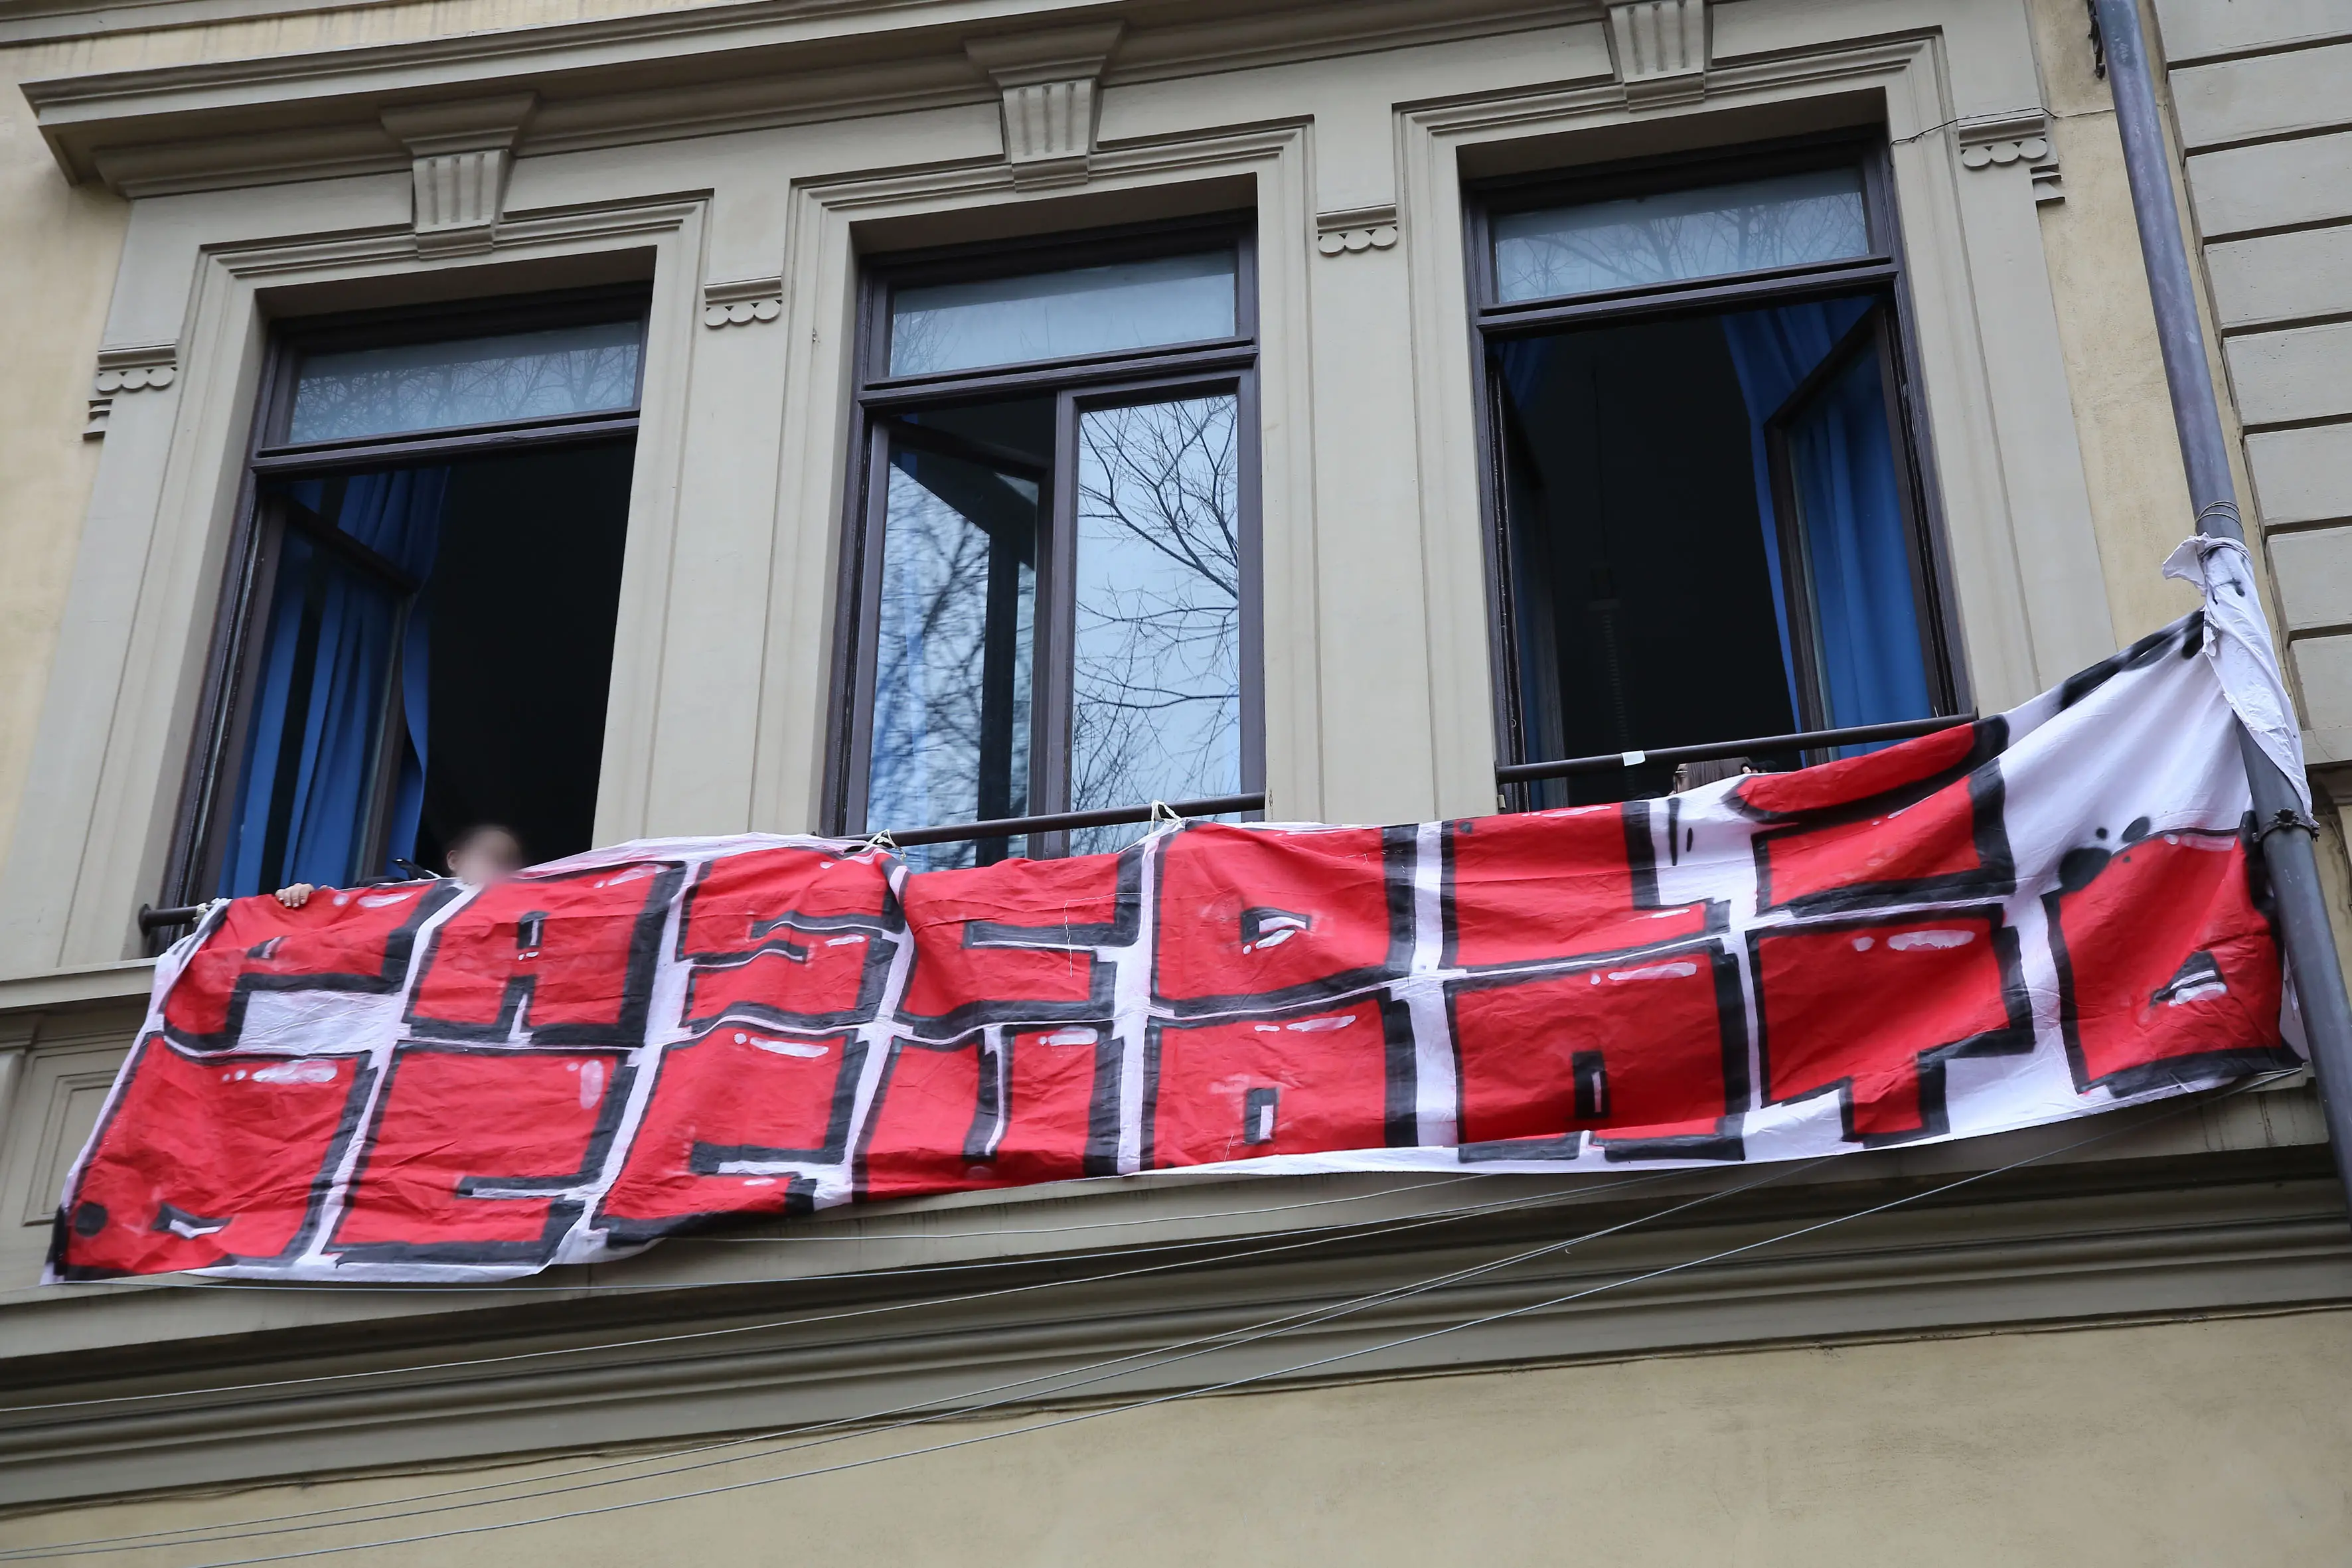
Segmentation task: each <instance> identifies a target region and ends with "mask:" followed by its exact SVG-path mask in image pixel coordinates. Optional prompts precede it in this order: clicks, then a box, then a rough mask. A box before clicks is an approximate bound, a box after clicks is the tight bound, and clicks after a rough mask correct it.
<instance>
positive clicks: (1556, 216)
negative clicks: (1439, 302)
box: [1494, 168, 1870, 304]
mask: <svg viewBox="0 0 2352 1568" xmlns="http://www.w3.org/2000/svg"><path fill="white" fill-rule="evenodd" d="M1494 229H1495V286H1496V296H1497V297H1498V298H1499V299H1500V300H1502V301H1503V302H1504V303H1506V304H1509V303H1513V302H1516V301H1518V300H1544V299H1549V298H1552V297H1553V296H1556V295H1561V294H1591V293H1597V292H1599V291H1601V290H1603V289H1632V288H1639V287H1642V286H1643V285H1647V284H1654V283H1670V282H1675V281H1679V280H1682V279H1692V278H1712V277H1717V276H1719V275H1722V274H1726V273H1734V272H1757V271H1761V270H1763V269H1764V268H1772V267H1790V266H1797V265H1801V264H1803V263H1807V262H1817V261H1837V260H1843V259H1847V258H1853V257H1857V256H1865V255H1867V254H1869V251H1870V228H1869V223H1868V220H1867V219H1866V218H1865V216H1864V212H1863V204H1862V175H1861V173H1860V171H1858V170H1855V169H1852V168H1843V169H1816V170H1811V171H1808V172H1806V173H1804V174H1778V175H1775V176H1773V177H1772V178H1770V179H1764V180H1747V181H1742V182H1740V183H1738V184H1728V185H1709V186H1707V187H1706V188H1704V189H1701V190H1696V191H1668V192H1663V193H1661V194H1659V195H1652V196H1636V197H1633V198H1630V199H1628V200H1624V201H1612V202H1591V203H1588V204H1585V205H1580V206H1570V207H1549V208H1545V209H1543V210H1540V211H1537V212H1520V213H1506V214H1502V215H1499V216H1496V219H1495V224H1494Z"/></svg>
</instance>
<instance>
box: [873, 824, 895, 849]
mask: <svg viewBox="0 0 2352 1568" xmlns="http://www.w3.org/2000/svg"><path fill="white" fill-rule="evenodd" d="M866 847H867V848H868V849H879V850H880V851H882V853H883V854H885V855H896V854H897V853H898V840H897V839H895V838H893V837H890V830H889V829H888V828H887V827H886V828H884V829H883V830H882V831H881V832H879V833H877V834H873V835H870V836H869V837H867V838H866Z"/></svg>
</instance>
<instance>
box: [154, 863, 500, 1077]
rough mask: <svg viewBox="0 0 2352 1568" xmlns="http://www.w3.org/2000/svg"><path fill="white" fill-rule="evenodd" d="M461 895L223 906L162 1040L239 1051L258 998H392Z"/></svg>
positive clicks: (207, 924) (452, 890) (195, 955)
mask: <svg viewBox="0 0 2352 1568" xmlns="http://www.w3.org/2000/svg"><path fill="white" fill-rule="evenodd" d="M457 892H458V888H457V883H455V882H407V883H394V884H391V885H388V886H385V887H380V888H352V889H340V890H338V889H320V890H319V891H318V892H316V893H314V894H313V895H312V896H311V899H310V902H309V903H308V904H306V905H304V906H303V907H302V908H301V909H299V910H289V909H288V908H286V907H285V906H284V905H282V904H280V903H278V901H277V900H275V899H270V898H255V899H238V900H233V901H231V902H229V903H227V904H225V905H223V906H221V907H220V908H218V909H216V910H214V911H213V912H212V913H211V914H210V915H209V916H207V917H206V918H205V921H204V923H203V924H202V925H201V926H200V927H199V928H198V930H197V931H196V933H195V947H194V952H192V953H191V954H190V956H189V958H188V961H187V963H186V964H185V965H184V967H183V968H182V970H181V973H180V977H179V979H178V980H177V982H175V983H174V984H173V987H172V990H171V993H170V994H168V995H167V996H166V997H165V998H164V1002H163V1032H164V1033H165V1034H166V1035H168V1036H170V1037H172V1039H173V1041H175V1042H176V1043H178V1044H180V1045H182V1046H184V1047H188V1048H190V1049H192V1050H206V1051H226V1050H234V1049H236V1048H237V1047H239V1046H240V1045H242V1044H244V1043H246V1042H245V1027H246V1017H247V1012H248V1011H249V1009H250V1008H251V1006H252V1004H253V1001H254V998H255V997H257V996H262V995H271V994H289V993H298V992H315V991H331V992H342V993H346V994H359V995H376V996H382V995H389V994H393V993H394V992H396V991H398V990H399V989H400V988H401V986H402V985H403V984H404V983H405V982H406V980H407V978H408V963H409V959H410V957H411V955H412V954H413V953H414V952H415V944H416V935H417V932H418V931H419V930H420V929H421V928H422V927H423V926H424V924H425V921H427V920H429V919H431V918H432V916H433V915H434V914H435V913H436V912H437V911H439V910H441V909H443V908H444V907H445V906H446V905H447V903H448V902H449V900H452V899H454V898H456V897H457ZM257 1043H258V1042H257Z"/></svg>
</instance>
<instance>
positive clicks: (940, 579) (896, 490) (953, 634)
mask: <svg viewBox="0 0 2352 1568" xmlns="http://www.w3.org/2000/svg"><path fill="white" fill-rule="evenodd" d="M901 461H904V462H920V463H922V464H923V465H924V471H925V472H926V473H931V472H933V471H934V470H940V471H943V472H944V474H945V475H946V477H948V478H950V479H963V480H964V481H966V482H965V483H964V484H963V485H961V486H958V487H957V488H958V489H959V490H960V491H969V490H971V489H973V487H975V486H982V485H991V486H995V487H998V488H999V489H1002V490H1003V492H1004V501H1005V502H1006V503H1009V504H1008V505H1006V506H1005V507H1004V510H1007V511H1008V512H1012V511H1017V510H1020V509H1024V508H1025V509H1026V511H1027V517H1028V521H1029V522H1030V525H1031V527H1032V528H1034V516H1035V512H1034V508H1035V496H1034V494H1025V495H1024V494H1020V493H1018V492H1017V490H1016V489H1013V487H1015V486H1017V484H1018V481H1014V480H1009V479H1004V478H1003V477H1002V476H999V475H993V474H989V473H987V472H986V471H985V470H983V469H980V468H976V467H973V466H971V465H968V464H961V463H958V462H956V461H955V460H954V459H952V458H935V457H925V456H920V455H913V456H909V455H902V458H901ZM889 486H890V489H889V496H888V503H887V505H888V511H887V522H886V524H885V537H884V542H883V551H882V584H881V595H880V600H881V602H880V605H879V606H878V610H879V613H878V615H877V626H876V648H875V675H874V739H873V747H872V752H871V753H870V755H871V758H872V764H871V767H870V768H869V770H868V775H867V777H868V783H867V786H866V821H867V823H869V824H870V825H872V826H876V827H894V826H895V827H911V826H929V825H930V824H933V823H950V822H970V821H973V820H975V819H976V818H978V817H981V816H998V815H1003V816H1018V815H1020V814H1021V813H1022V812H1024V811H1026V810H1027V809H1028V805H1027V800H1028V795H1027V780H1028V776H1029V668H1030V647H1031V626H1032V621H1033V616H1034V595H1035V575H1034V572H1033V571H1032V570H1031V569H1030V568H1029V567H1028V566H1027V565H1026V564H1025V563H1022V562H1021V561H1019V560H1018V559H1017V554H1016V552H1015V551H1014V550H1013V548H1012V547H1011V546H1009V545H1007V544H1003V543H1000V542H998V541H997V540H996V539H995V538H993V537H992V535H991V533H990V532H989V531H988V530H987V529H985V528H983V527H982V526H981V525H980V524H979V523H978V522H976V521H973V520H972V519H971V517H968V516H966V515H965V514H964V512H963V511H962V510H959V509H958V508H957V507H956V506H955V505H953V504H950V502H949V501H948V500H945V499H943V498H942V497H941V496H940V494H938V493H937V492H936V491H934V490H932V489H929V488H927V487H926V486H925V485H924V484H923V483H922V482H921V481H920V480H919V479H916V478H915V477H914V475H913V474H910V473H908V471H907V470H906V468H903V467H901V466H900V463H898V462H894V463H893V464H892V465H891V467H890V468H889ZM981 493H986V492H985V491H982V492H981ZM967 504H969V500H968V499H967ZM973 510H978V509H977V508H974V509H973ZM992 521H1001V520H992ZM992 580H997V581H995V586H996V588H997V589H998V590H999V591H998V592H996V593H995V594H993V595H992V592H991V588H992ZM1007 590H1009V591H1007ZM992 598H993V599H994V600H995V606H994V607H995V611H996V614H997V616H1000V617H1004V616H1007V614H1008V612H1009V618H1010V620H1011V622H1012V624H1011V625H1010V626H999V627H998V628H997V633H996V636H995V637H993V638H992V637H991V636H990V625H989V623H990V612H991V600H992ZM1008 634H1009V635H1008ZM992 643H993V644H994V645H995V647H994V650H993V651H994V654H995V657H996V658H997V659H998V660H999V661H1003V660H1006V659H1009V660H1010V666H1009V668H1005V669H1004V670H1003V672H1002V675H1003V679H1002V681H1001V683H1000V684H1001V685H1002V686H1003V688H1004V689H1003V690H1000V691H998V692H997V693H996V694H995V700H993V701H992V700H991V694H990V689H989V688H990V682H989V681H988V679H986V675H987V672H988V669H989V666H990V663H991V653H992V646H991V645H992ZM1000 709H1001V710H1002V711H999V710H1000ZM992 726H993V728H994V729H995V730H996V731H998V732H999V734H1000V736H1001V742H1000V746H1001V749H1002V750H1003V752H1005V753H1006V754H1004V755H1003V758H1002V760H996V759H992V758H991V756H990V751H991V748H990V746H989V733H990V731H991V729H992ZM991 761H994V762H995V767H994V768H993V769H990V768H987V767H985V766H984V763H989V762H991ZM990 772H993V773H995V774H996V776H997V783H998V786H999V791H1001V792H1002V794H1003V796H1004V798H1003V800H1002V801H998V800H993V799H988V798H985V797H987V796H989V795H992V794H994V793H998V792H992V791H990V790H989V789H988V787H987V785H988V782H989V781H988V780H987V779H986V778H984V777H983V774H984V773H990ZM974 854H975V852H974V847H973V846H971V845H970V844H941V845H935V846H929V847H921V848H913V849H909V850H908V859H909V860H911V861H912V862H913V863H914V864H915V865H916V866H917V867H918V868H934V867H940V866H969V865H971V864H972V863H973V859H974Z"/></svg>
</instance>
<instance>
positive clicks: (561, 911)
mask: <svg viewBox="0 0 2352 1568" xmlns="http://www.w3.org/2000/svg"><path fill="white" fill-rule="evenodd" d="M684 877H685V869H684V868H683V867H681V866H678V865H677V864H675V863H669V862H659V861H645V862H638V863H636V864H633V865H628V866H619V867H599V868H592V869H589V870H585V871H564V872H557V873H553V874H550V875H526V876H522V877H518V878H515V879H512V880H510V881H505V882H498V883H494V884H492V885H491V886H489V887H487V888H482V889H478V890H477V891H476V892H475V893H474V894H473V895H472V897H471V898H470V899H469V900H467V903H466V905H465V906H464V907H463V908H462V909H459V910H457V911H456V912H455V913H453V914H451V915H450V916H449V917H448V918H447V919H446V920H445V921H442V922H441V924H440V925H439V926H438V927H437V928H436V930H435V931H434V932H433V934H432V937H431V938H430V939H429V940H428V942H426V945H425V956H424V959H423V962H422V963H421V965H420V967H419V972H418V974H417V979H416V984H415V987H414V988H413V989H412V991H411V992H410V994H409V1001H408V1012H407V1022H408V1026H409V1030H410V1033H411V1034H412V1035H413V1036H415V1037H418V1038H421V1039H434V1040H451V1041H508V1040H513V1039H517V1038H519V1037H527V1038H528V1039H529V1040H530V1043H532V1044H534V1045H541V1046H623V1047H636V1046H639V1045H642V1044H643V1043H644V1041H645V1035H646V1018H647V1016H648V1013H649V1012H650V1010H651V1007H652V1002H653V987H654V976H655V972H656V969H657V968H658V966H659V963H660V959H661V935H662V928H663V927H664V926H665V925H666V924H667V921H668V917H669V906H670V902H671V900H673V899H675V898H676V897H677V891H678V887H679V884H680V883H681V882H682V881H683V879H684ZM635 886H641V887H642V889H643V891H642V892H641V894H640V895H639V896H638V897H637V898H635V900H631V899H629V898H628V896H627V895H626V894H625V893H623V892H617V891H615V889H625V888H629V887H635Z"/></svg>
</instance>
